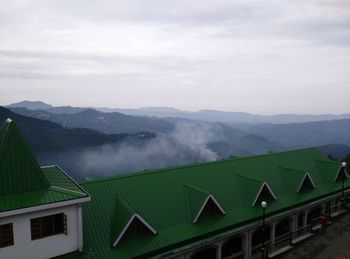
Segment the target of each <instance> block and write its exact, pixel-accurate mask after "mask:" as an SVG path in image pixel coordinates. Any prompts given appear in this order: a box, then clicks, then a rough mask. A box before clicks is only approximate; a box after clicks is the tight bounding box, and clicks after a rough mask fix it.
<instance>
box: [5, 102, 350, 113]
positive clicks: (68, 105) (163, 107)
mask: <svg viewBox="0 0 350 259" xmlns="http://www.w3.org/2000/svg"><path fill="white" fill-rule="evenodd" d="M20 102H42V103H45V104H47V105H52V106H53V107H76V108H91V109H94V108H107V109H126V110H127V109H136V110H137V109H153V108H156V109H175V110H178V111H182V112H199V111H205V110H208V111H218V112H238V113H248V114H251V115H262V116H274V115H315V116H317V115H346V114H350V112H348V113H319V114H316V113H268V114H263V113H249V112H245V111H230V110H218V109H207V108H205V107H204V108H203V109H199V110H184V109H180V108H177V107H171V106H156V105H155V106H141V107H113V106H91V105H90V106H89V105H87V106H75V105H71V104H65V105H62V104H58V105H53V104H52V103H48V102H45V101H42V100H19V101H17V102H13V103H6V104H3V103H0V106H4V107H6V106H8V105H11V104H16V103H20Z"/></svg>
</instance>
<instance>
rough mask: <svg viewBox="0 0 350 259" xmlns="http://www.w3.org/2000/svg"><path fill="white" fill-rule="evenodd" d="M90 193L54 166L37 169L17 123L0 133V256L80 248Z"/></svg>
mask: <svg viewBox="0 0 350 259" xmlns="http://www.w3.org/2000/svg"><path fill="white" fill-rule="evenodd" d="M89 200H90V196H89V195H88V194H87V193H86V192H85V191H84V190H83V189H82V188H81V187H80V186H79V185H78V184H77V183H75V182H74V181H73V180H72V179H71V178H70V177H69V176H68V175H66V174H65V173H64V172H63V171H62V170H61V169H60V168H59V167H57V166H48V167H41V168H40V167H39V165H38V164H37V162H36V160H35V158H34V157H33V155H32V153H31V152H30V150H29V148H28V147H27V145H26V143H25V141H24V139H23V138H22V136H21V135H20V133H19V131H18V129H17V127H16V125H15V123H14V122H13V121H11V120H7V121H6V122H5V125H4V127H3V128H2V129H1V131H0V258H6V259H17V258H18V259H19V258H26V259H35V258H52V257H56V256H60V255H64V254H67V253H71V252H75V251H82V248H83V228H82V204H83V203H85V202H87V201H89Z"/></svg>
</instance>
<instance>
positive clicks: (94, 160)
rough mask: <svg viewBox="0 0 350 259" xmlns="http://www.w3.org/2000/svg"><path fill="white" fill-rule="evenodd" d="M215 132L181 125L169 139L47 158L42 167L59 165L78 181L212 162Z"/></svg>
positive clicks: (102, 147) (101, 147) (105, 146)
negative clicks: (47, 164) (52, 164)
mask: <svg viewBox="0 0 350 259" xmlns="http://www.w3.org/2000/svg"><path fill="white" fill-rule="evenodd" d="M215 138H216V136H215V132H214V131H213V129H211V128H210V127H209V126H203V125H201V126H199V125H197V124H191V123H178V124H177V125H176V127H175V129H174V130H173V132H171V133H170V134H168V135H158V136H157V137H156V138H154V139H151V140H149V141H146V142H141V143H140V142H127V143H122V144H108V145H103V146H99V147H96V148H91V149H87V150H83V151H71V152H68V153H59V154H51V155H49V156H47V154H46V155H45V157H44V156H42V155H41V156H40V157H41V159H40V160H41V163H55V164H56V163H57V164H59V165H60V166H61V167H62V168H64V169H66V170H67V171H68V172H69V174H71V175H73V176H74V177H75V178H77V179H85V178H87V177H93V178H100V177H103V176H109V175H116V174H122V173H127V172H135V171H143V170H149V169H156V168H164V167H170V166H176V165H181V164H188V163H191V162H197V161H212V160H216V159H217V158H218V155H217V154H216V153H215V152H214V151H212V150H211V149H209V148H208V146H207V144H208V143H209V142H211V141H214V140H215Z"/></svg>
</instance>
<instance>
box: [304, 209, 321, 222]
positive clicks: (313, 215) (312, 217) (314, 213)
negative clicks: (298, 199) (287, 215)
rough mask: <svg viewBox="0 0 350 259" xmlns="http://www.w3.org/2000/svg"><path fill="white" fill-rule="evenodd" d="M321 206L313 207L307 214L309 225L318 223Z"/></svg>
mask: <svg viewBox="0 0 350 259" xmlns="http://www.w3.org/2000/svg"><path fill="white" fill-rule="evenodd" d="M321 212H322V209H321V207H317V208H313V209H312V210H311V211H310V212H309V214H308V215H307V225H311V226H314V225H317V224H318V223H319V219H320V216H321Z"/></svg>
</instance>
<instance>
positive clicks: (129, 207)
mask: <svg viewBox="0 0 350 259" xmlns="http://www.w3.org/2000/svg"><path fill="white" fill-rule="evenodd" d="M118 202H119V204H120V205H122V206H123V207H124V208H125V209H126V210H127V211H129V212H130V213H132V214H135V213H137V212H136V210H135V209H134V208H133V207H131V206H130V205H129V204H128V203H127V202H126V201H125V200H124V199H123V198H122V197H120V196H119V195H116V197H115V205H116V206H117V204H118Z"/></svg>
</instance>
